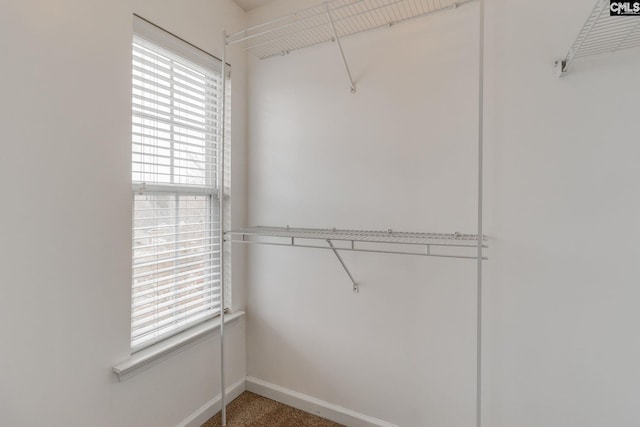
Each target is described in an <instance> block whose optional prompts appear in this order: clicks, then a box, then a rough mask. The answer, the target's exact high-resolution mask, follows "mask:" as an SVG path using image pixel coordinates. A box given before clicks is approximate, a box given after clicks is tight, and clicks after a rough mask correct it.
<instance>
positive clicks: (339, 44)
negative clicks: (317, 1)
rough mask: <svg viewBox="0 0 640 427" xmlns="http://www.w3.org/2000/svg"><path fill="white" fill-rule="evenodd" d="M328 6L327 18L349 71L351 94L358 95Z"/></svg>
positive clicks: (345, 66)
mask: <svg viewBox="0 0 640 427" xmlns="http://www.w3.org/2000/svg"><path fill="white" fill-rule="evenodd" d="M326 5H327V16H328V17H329V23H330V24H331V31H333V38H334V39H335V40H336V43H338V49H340V55H341V56H342V63H343V64H344V68H345V69H346V70H347V76H348V77H349V82H350V83H351V93H356V84H355V83H354V82H353V77H351V70H349V64H347V58H346V57H345V56H344V50H342V43H340V37H338V32H337V31H336V26H335V24H334V23H333V17H332V16H331V12H330V11H329V3H326Z"/></svg>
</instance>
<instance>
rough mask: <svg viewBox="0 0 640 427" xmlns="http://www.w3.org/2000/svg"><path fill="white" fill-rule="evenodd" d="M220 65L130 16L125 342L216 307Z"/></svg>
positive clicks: (169, 330) (173, 327) (155, 336)
mask: <svg viewBox="0 0 640 427" xmlns="http://www.w3.org/2000/svg"><path fill="white" fill-rule="evenodd" d="M220 85H221V76H220V63H219V61H217V60H216V59H214V58H212V57H210V56H208V55H206V54H204V53H203V52H201V51H199V50H198V49H196V48H194V47H193V46H190V45H189V44H187V43H185V42H182V41H181V40H179V39H177V38H175V37H173V36H171V35H170V34H168V33H165V32H163V31H162V30H160V29H158V28H157V27H154V26H153V25H151V24H149V23H147V22H145V21H143V20H141V19H137V18H136V21H135V35H134V39H133V81H132V165H131V166H132V190H133V199H134V203H133V283H132V313H131V347H132V350H133V351H136V350H139V349H141V348H144V347H146V346H148V345H151V344H153V343H155V342H158V341H160V340H162V339H165V338H167V337H169V336H171V335H174V334H175V333H178V332H180V331H182V330H184V329H187V328H189V327H191V326H193V325H195V324H197V323H200V322H202V321H204V320H206V319H209V318H211V317H214V316H217V315H219V314H220V307H221V304H220V286H221V280H220V279H221V278H220V246H219V236H220V222H219V204H218V203H219V202H218V191H219V189H218V185H217V183H218V177H217V163H218V156H217V152H218V148H219V147H218V143H219V140H218V123H219V119H220V116H219V109H218V105H219V104H218V100H219V96H220V93H221V91H220Z"/></svg>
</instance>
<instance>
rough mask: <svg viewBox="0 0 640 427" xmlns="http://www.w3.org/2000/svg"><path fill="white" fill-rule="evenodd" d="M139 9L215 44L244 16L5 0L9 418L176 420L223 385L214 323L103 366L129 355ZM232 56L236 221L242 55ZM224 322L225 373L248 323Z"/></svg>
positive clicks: (2, 319) (1, 77) (234, 375)
mask: <svg viewBox="0 0 640 427" xmlns="http://www.w3.org/2000/svg"><path fill="white" fill-rule="evenodd" d="M134 12H136V13H138V14H140V15H142V16H144V17H146V18H148V19H150V20H152V21H154V22H156V23H157V24H158V25H161V26H163V27H165V28H167V29H168V30H170V31H172V32H174V33H175V34H177V35H179V36H181V37H183V38H185V39H187V40H189V41H190V42H192V43H194V44H196V45H198V46H200V47H202V48H204V49H206V50H208V51H210V52H212V53H213V54H216V55H220V53H221V40H220V38H221V32H222V25H223V23H224V24H225V25H233V26H234V27H241V26H242V25H243V21H244V12H242V11H241V9H239V8H238V7H237V6H235V4H234V3H233V2H232V1H230V0H219V1H209V0H189V1H183V2H179V4H178V3H177V2H171V1H143V0H138V1H134V2H130V1H112V2H104V1H87V0H82V1H80V0H64V1H57V2H50V1H44V0H27V1H25V0H20V1H18V0H15V1H12V0H10V1H3V2H1V3H0V53H1V55H2V67H1V70H2V71H0V93H1V94H2V102H1V103H0V123H1V128H2V137H1V139H0V140H1V144H2V151H1V153H2V154H1V155H0V182H2V193H3V197H2V200H3V201H2V208H1V209H0V241H1V242H2V243H1V244H0V337H1V342H2V344H1V345H0V372H1V377H2V378H1V380H0V425H2V426H34V425H47V426H69V427H75V426H78V427H84V426H109V427H113V426H135V427H139V426H150V427H151V426H153V427H159V426H175V425H176V424H177V423H178V422H180V421H182V420H183V419H185V418H186V417H187V416H189V415H190V414H191V413H193V412H194V411H195V410H196V409H198V408H199V407H200V406H202V405H203V404H205V403H206V402H207V401H209V400H210V399H212V398H213V397H214V396H215V395H216V394H217V393H219V387H218V364H219V363H218V356H217V351H218V350H217V348H218V347H217V341H218V337H217V336H210V337H208V338H205V339H203V340H202V341H200V342H198V343H196V344H194V345H191V346H189V347H188V348H186V349H184V350H183V351H181V352H179V353H177V354H175V355H173V356H172V357H170V358H168V359H166V360H164V361H162V362H160V363H158V364H156V365H154V366H153V367H151V368H150V369H148V370H146V371H144V372H142V373H140V374H139V375H137V376H135V377H133V378H131V379H130V380H128V381H125V382H122V383H118V382H117V379H116V376H115V375H114V374H113V373H112V372H111V367H112V366H113V365H114V364H115V363H116V362H120V361H122V360H123V359H125V358H127V356H128V354H129V310H130V280H131V279H130V274H131V273H130V268H131V267H130V265H131V261H130V256H131V253H130V247H131V239H130V226H131V219H130V218H131V193H130V126H131V124H130V123H131V118H130V117H131V112H130V111H131V107H130V90H131V89H130V86H131V71H130V70H131V65H130V64H131V36H132V14H133V13H134ZM230 61H231V62H232V65H233V66H234V85H235V87H234V100H233V106H234V116H236V117H237V118H238V119H239V120H237V121H236V122H235V124H234V129H233V132H234V134H235V137H236V139H235V142H236V143H237V146H236V147H234V149H236V150H237V152H234V154H238V156H237V157H234V161H235V162H236V164H235V166H236V170H237V171H238V173H237V174H236V175H234V189H233V191H234V196H236V198H235V199H234V200H236V203H237V205H236V206H235V209H237V210H238V211H239V212H240V214H237V215H236V216H235V218H236V220H237V221H238V222H240V223H241V222H243V221H244V218H243V215H242V212H244V203H245V195H244V192H245V191H244V185H245V180H244V175H243V174H244V172H243V170H244V168H243V162H242V159H243V158H244V129H245V125H244V121H243V120H242V117H243V113H244V108H245V89H244V80H245V79H244V73H243V72H242V70H243V68H244V64H243V57H242V56H241V55H240V56H235V57H231V58H230ZM236 72H237V73H236ZM236 276H237V277H236V279H237V280H236V283H237V284H238V287H239V289H238V297H237V298H236V299H235V300H234V308H236V309H237V308H240V307H242V306H243V305H244V296H243V290H242V274H240V273H238V274H237V275H236ZM228 336H229V346H228V349H229V356H228V359H227V360H228V361H229V362H228V363H229V367H230V369H229V375H228V377H227V378H228V380H229V383H233V382H235V381H238V380H239V379H241V378H243V377H244V375H245V339H244V322H239V323H236V324H234V325H233V326H232V327H230V328H229V335H228Z"/></svg>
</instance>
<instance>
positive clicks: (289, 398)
mask: <svg viewBox="0 0 640 427" xmlns="http://www.w3.org/2000/svg"><path fill="white" fill-rule="evenodd" d="M246 389H247V390H248V391H250V392H252V393H255V394H259V395H260V396H264V397H266V398H268V399H271V400H275V401H277V402H280V403H284V404H285V405H289V406H293V407H294V408H297V409H300V410H302V411H305V412H308V413H310V414H315V415H318V416H319V417H322V418H326V419H328V420H331V421H333V422H336V423H338V424H343V425H345V426H348V427H398V426H397V425H395V424H391V423H388V422H386V421H382V420H379V419H377V418H373V417H370V416H368V415H364V414H361V413H359V412H355V411H352V410H350V409H346V408H343V407H341V406H338V405H334V404H333V403H329V402H325V401H324V400H320V399H316V398H315V397H311V396H307V395H306V394H302V393H298V392H296V391H293V390H289V389H287V388H284V387H280V386H278V385H275V384H271V383H268V382H266V381H262V380H259V379H257V378H253V377H247V380H246Z"/></svg>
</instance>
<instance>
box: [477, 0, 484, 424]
mask: <svg viewBox="0 0 640 427" xmlns="http://www.w3.org/2000/svg"><path fill="white" fill-rule="evenodd" d="M479 15H480V29H479V33H480V34H479V39H480V43H479V52H478V259H477V263H478V268H477V273H478V275H477V290H476V292H477V294H476V302H477V319H476V427H481V426H482V245H483V241H482V240H483V231H482V200H483V169H484V0H480V13H479Z"/></svg>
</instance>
